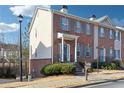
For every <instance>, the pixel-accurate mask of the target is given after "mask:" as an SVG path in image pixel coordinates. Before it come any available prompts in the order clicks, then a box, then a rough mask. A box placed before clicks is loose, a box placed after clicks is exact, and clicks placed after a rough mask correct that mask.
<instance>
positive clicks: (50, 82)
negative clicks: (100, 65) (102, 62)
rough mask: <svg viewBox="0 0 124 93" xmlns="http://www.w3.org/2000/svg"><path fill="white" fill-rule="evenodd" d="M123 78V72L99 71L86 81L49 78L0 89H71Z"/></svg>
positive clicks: (64, 76)
mask: <svg viewBox="0 0 124 93" xmlns="http://www.w3.org/2000/svg"><path fill="white" fill-rule="evenodd" d="M120 78H124V71H122V70H120V71H117V70H116V71H115V70H114V71H105V70H104V71H101V72H99V73H97V72H93V73H90V74H89V77H88V81H85V77H84V76H71V75H70V76H67V75H61V76H49V77H45V78H39V79H35V80H33V81H31V82H27V81H25V82H11V83H5V84H0V87H9V88H12V87H24V88H48V87H51V88H55V87H73V86H79V85H85V84H90V83H95V82H101V81H106V80H113V79H120Z"/></svg>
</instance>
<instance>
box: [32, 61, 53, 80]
mask: <svg viewBox="0 0 124 93" xmlns="http://www.w3.org/2000/svg"><path fill="white" fill-rule="evenodd" d="M51 62H52V61H51V59H32V60H30V63H31V64H30V69H31V75H32V77H33V78H34V77H40V76H43V75H42V74H41V73H40V70H41V68H42V67H43V66H45V65H47V64H51Z"/></svg>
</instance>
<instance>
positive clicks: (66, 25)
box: [61, 17, 69, 31]
mask: <svg viewBox="0 0 124 93" xmlns="http://www.w3.org/2000/svg"><path fill="white" fill-rule="evenodd" d="M61 28H62V30H65V31H68V30H69V20H68V18H66V17H62V18H61Z"/></svg>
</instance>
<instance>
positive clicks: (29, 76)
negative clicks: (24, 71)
mask: <svg viewBox="0 0 124 93" xmlns="http://www.w3.org/2000/svg"><path fill="white" fill-rule="evenodd" d="M29 81H31V74H28V82H29Z"/></svg>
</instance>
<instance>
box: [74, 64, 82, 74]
mask: <svg viewBox="0 0 124 93" xmlns="http://www.w3.org/2000/svg"><path fill="white" fill-rule="evenodd" d="M75 66H76V70H75V75H84V70H83V69H84V68H83V67H82V66H81V65H80V64H79V63H78V62H77V63H75Z"/></svg>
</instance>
